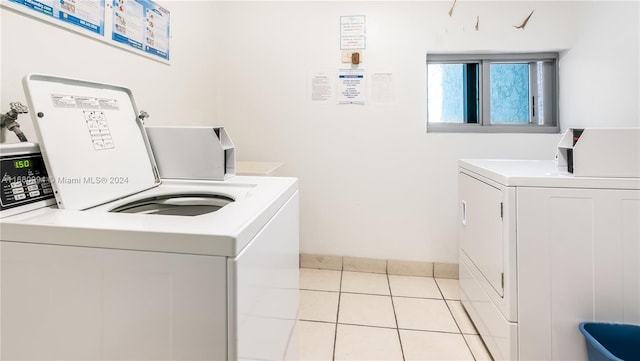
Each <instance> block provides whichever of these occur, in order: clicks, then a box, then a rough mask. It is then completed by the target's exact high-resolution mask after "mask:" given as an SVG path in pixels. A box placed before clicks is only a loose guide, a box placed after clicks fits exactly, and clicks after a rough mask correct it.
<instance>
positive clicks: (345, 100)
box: [338, 69, 366, 105]
mask: <svg viewBox="0 0 640 361" xmlns="http://www.w3.org/2000/svg"><path fill="white" fill-rule="evenodd" d="M364 80H365V79H364V69H340V70H339V71H338V104H361V105H362V104H364V103H365V94H366V93H365V89H366V88H365V84H364Z"/></svg>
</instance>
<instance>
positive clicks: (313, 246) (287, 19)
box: [0, 0, 640, 263]
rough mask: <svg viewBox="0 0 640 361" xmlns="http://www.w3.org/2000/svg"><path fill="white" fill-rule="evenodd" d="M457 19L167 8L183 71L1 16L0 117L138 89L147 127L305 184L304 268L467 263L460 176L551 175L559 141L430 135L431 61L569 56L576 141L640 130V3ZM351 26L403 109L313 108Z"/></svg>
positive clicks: (377, 5) (563, 93)
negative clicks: (85, 91) (31, 90)
mask: <svg viewBox="0 0 640 361" xmlns="http://www.w3.org/2000/svg"><path fill="white" fill-rule="evenodd" d="M452 3H453V2H452V1H407V2H404V1H386V2H385V1H371V2H369V1H352V2H342V1H326V2H313V1H302V0H300V1H255V2H249V1H161V2H160V4H161V5H163V6H166V7H167V8H168V9H169V10H170V11H171V18H172V39H171V44H172V47H171V54H172V59H171V65H166V64H161V63H159V62H156V61H153V60H150V59H148V58H144V57H141V56H139V55H136V54H133V53H131V52H128V51H124V50H122V49H118V48H115V47H112V46H109V45H107V44H105V43H102V42H99V41H96V40H93V39H89V38H87V37H84V36H82V35H79V34H77V33H74V32H70V31H68V30H64V29H60V28H57V27H55V26H52V25H51V24H48V23H43V22H40V21H38V20H34V19H31V18H29V17H26V16H24V15H22V14H19V13H16V12H14V11H12V10H7V9H4V8H0V41H1V43H0V44H1V47H0V70H1V80H0V110H1V111H6V110H7V109H6V108H7V107H8V103H9V102H10V101H16V100H18V101H25V97H24V93H23V90H22V84H21V80H22V77H24V76H25V75H26V74H28V73H31V72H38V73H50V74H56V75H62V76H68V77H73V78H80V79H89V80H93V81H98V82H107V83H114V84H121V85H125V86H128V87H130V88H131V89H132V91H133V93H134V96H135V99H136V102H137V105H138V108H140V109H144V110H146V111H148V112H149V113H150V114H151V118H150V119H149V120H148V122H149V123H150V124H185V125H203V124H210V125H213V124H216V125H224V126H225V127H226V128H227V130H228V132H229V134H230V136H231V138H232V139H233V141H234V143H235V145H236V150H237V156H238V160H245V161H249V160H251V161H279V162H283V163H284V167H283V171H284V173H285V174H287V175H292V176H296V177H299V179H300V190H301V198H300V199H301V214H300V216H301V234H300V238H301V251H302V252H304V253H319V254H329V255H343V256H358V257H371V258H380V259H400V260H416V261H429V262H431V261H433V262H451V263H455V262H457V231H456V229H457V178H456V177H457V174H456V170H457V160H458V159H460V158H516V159H552V158H553V157H554V155H555V147H556V144H557V142H558V140H559V138H560V135H559V134H445V133H427V132H426V65H425V57H426V53H428V52H476V51H483V52H484V51H500V52H530V51H550V50H551V51H560V53H561V58H560V72H561V73H560V122H561V126H562V127H563V128H566V127H568V126H638V125H639V124H638V121H639V120H638V119H639V111H638V99H639V98H640V93H639V91H638V43H639V39H638V37H639V35H638V34H639V31H638V3H637V2H635V1H622V2H614V1H601V2H596V1H564V2H554V1H493V2H491V1H458V2H457V5H456V7H455V9H454V13H453V16H451V17H450V16H449V15H448V11H449V9H450V7H451V4H452ZM532 10H534V14H533V15H532V18H531V19H530V21H529V23H528V24H527V26H526V28H525V29H524V30H519V29H515V28H513V25H517V24H519V23H521V22H522V21H523V20H524V18H525V17H526V16H527V15H528V14H529V13H530V12H531V11H532ZM344 15H365V16H366V24H367V49H366V50H365V51H364V52H363V58H362V60H363V63H362V64H361V68H363V69H365V71H366V73H367V74H371V72H389V73H392V74H393V76H394V79H395V85H396V87H395V90H396V94H395V102H394V103H393V104H390V105H379V104H373V103H372V102H371V101H370V100H371V98H370V97H369V99H368V102H367V104H366V105H362V106H360V105H337V104H336V103H335V102H334V101H333V102H327V103H313V102H311V100H310V98H311V96H310V79H311V75H312V74H313V73H315V72H319V71H327V72H334V73H335V72H336V71H337V70H338V69H340V68H343V67H344V66H343V65H342V64H341V63H340V45H339V35H340V34H339V19H340V16H344ZM476 16H478V17H479V19H480V23H479V31H475V30H474V25H475V22H476ZM369 96H370V94H369ZM19 122H20V123H21V124H22V128H23V130H25V131H26V133H27V136H28V137H29V138H30V139H35V138H34V137H35V135H34V134H33V128H32V126H31V124H30V121H29V118H28V117H26V116H21V117H20V119H19ZM14 138H15V137H13V135H12V134H8V136H7V140H8V141H15V140H14Z"/></svg>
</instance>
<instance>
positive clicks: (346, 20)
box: [340, 15, 367, 50]
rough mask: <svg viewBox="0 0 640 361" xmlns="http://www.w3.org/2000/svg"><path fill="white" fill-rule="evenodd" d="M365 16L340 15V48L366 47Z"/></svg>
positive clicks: (359, 48)
mask: <svg viewBox="0 0 640 361" xmlns="http://www.w3.org/2000/svg"><path fill="white" fill-rule="evenodd" d="M366 26H367V18H366V17H365V16H364V15H355V16H341V17H340V49H342V50H362V49H366V48H367V31H366V29H367V27H366Z"/></svg>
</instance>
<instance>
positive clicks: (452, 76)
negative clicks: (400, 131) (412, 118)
mask: <svg viewBox="0 0 640 361" xmlns="http://www.w3.org/2000/svg"><path fill="white" fill-rule="evenodd" d="M427 72H428V74H427V79H428V80H429V83H428V89H427V94H428V97H429V99H428V108H429V109H428V112H429V114H428V117H429V121H430V122H435V123H477V119H478V115H477V114H478V100H479V99H478V86H479V82H478V75H477V74H478V64H474V63H471V64H429V65H428V66H427Z"/></svg>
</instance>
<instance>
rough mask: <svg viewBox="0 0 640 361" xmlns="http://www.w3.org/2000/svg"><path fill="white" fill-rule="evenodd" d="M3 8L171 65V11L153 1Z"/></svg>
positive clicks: (29, 3)
mask: <svg viewBox="0 0 640 361" xmlns="http://www.w3.org/2000/svg"><path fill="white" fill-rule="evenodd" d="M0 4H1V5H2V6H3V7H6V8H10V9H13V10H16V11H19V12H21V13H23V14H26V15H28V16H30V17H33V18H36V19H40V20H44V21H47V22H50V23H52V24H54V25H57V26H60V27H62V28H65V29H68V30H72V31H76V32H78V33H80V34H83V35H86V36H89V37H91V38H93V39H97V40H100V41H104V42H107V43H109V44H111V45H115V46H118V47H121V48H123V49H127V50H131V51H133V52H136V53H139V54H142V55H145V56H147V57H149V58H151V59H155V60H160V61H161V62H164V63H168V62H169V39H170V28H171V27H170V21H169V10H167V9H165V8H163V7H161V6H159V5H158V4H156V3H155V2H153V1H150V0H39V1H38V0H0Z"/></svg>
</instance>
